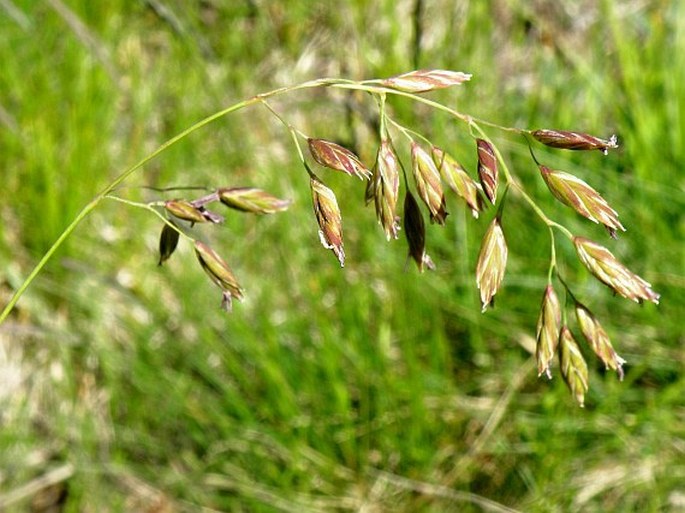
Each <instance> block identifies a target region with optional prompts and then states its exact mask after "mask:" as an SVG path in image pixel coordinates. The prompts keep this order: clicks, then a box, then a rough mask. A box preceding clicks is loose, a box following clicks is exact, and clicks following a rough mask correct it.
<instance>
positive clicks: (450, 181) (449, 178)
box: [432, 146, 485, 218]
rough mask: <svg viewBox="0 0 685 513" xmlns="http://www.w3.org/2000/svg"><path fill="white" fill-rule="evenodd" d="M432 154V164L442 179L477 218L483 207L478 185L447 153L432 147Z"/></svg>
mask: <svg viewBox="0 0 685 513" xmlns="http://www.w3.org/2000/svg"><path fill="white" fill-rule="evenodd" d="M432 153H433V162H435V165H436V166H437V167H438V169H439V170H440V176H442V179H443V180H444V181H445V183H446V184H447V185H448V187H449V188H450V189H452V191H454V193H455V194H456V195H457V196H459V197H460V198H462V199H463V200H464V201H465V202H466V204H467V205H468V206H469V208H470V209H471V213H472V214H473V217H475V218H478V214H479V213H480V211H481V210H483V208H484V207H485V205H484V204H483V197H482V196H481V194H480V190H481V187H480V185H478V183H476V181H475V180H473V179H472V178H471V177H470V176H469V175H468V174H467V173H466V171H465V170H464V168H463V167H462V166H461V164H459V162H457V161H456V160H454V159H453V158H452V157H451V156H450V155H449V154H448V153H446V152H444V151H443V150H441V149H440V148H437V147H435V146H433V152H432Z"/></svg>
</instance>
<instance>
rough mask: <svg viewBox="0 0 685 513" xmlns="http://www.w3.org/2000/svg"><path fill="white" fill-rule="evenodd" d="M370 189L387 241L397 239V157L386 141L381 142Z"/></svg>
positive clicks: (398, 181)
mask: <svg viewBox="0 0 685 513" xmlns="http://www.w3.org/2000/svg"><path fill="white" fill-rule="evenodd" d="M369 186H370V187H372V193H373V196H372V199H373V200H374V205H375V207H376V217H377V218H378V222H379V223H380V225H381V226H382V227H383V230H384V231H385V236H386V238H387V239H388V240H390V239H391V238H393V239H397V235H398V232H399V230H400V225H399V217H397V215H396V214H395V211H396V209H397V196H398V193H399V186H400V172H399V162H398V160H397V155H395V152H394V151H393V149H392V144H391V143H390V141H389V140H388V139H383V140H381V145H380V148H378V155H377V156H376V167H375V168H374V174H373V177H372V178H371V180H370V181H369Z"/></svg>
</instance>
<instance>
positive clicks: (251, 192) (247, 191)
mask: <svg viewBox="0 0 685 513" xmlns="http://www.w3.org/2000/svg"><path fill="white" fill-rule="evenodd" d="M217 192H218V194H219V199H220V200H221V203H223V204H224V205H226V206H227V207H230V208H233V209H235V210H240V211H241V212H249V213H251V214H274V213H276V212H282V211H284V210H287V209H288V207H289V206H290V203H291V202H290V200H284V199H279V198H277V197H275V196H272V195H271V194H269V193H268V192H264V191H263V190H261V189H256V188H254V187H225V188H222V189H219V190H218V191H217Z"/></svg>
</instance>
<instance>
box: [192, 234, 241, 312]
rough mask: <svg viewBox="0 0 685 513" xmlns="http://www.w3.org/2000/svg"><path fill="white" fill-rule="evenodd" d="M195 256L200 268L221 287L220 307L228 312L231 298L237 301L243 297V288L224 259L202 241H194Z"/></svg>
mask: <svg viewBox="0 0 685 513" xmlns="http://www.w3.org/2000/svg"><path fill="white" fill-rule="evenodd" d="M195 256H197V259H198V261H199V262H200V265H201V266H202V269H203V270H204V271H205V272H206V273H207V275H208V276H209V277H210V278H211V279H212V281H213V282H214V283H215V284H216V285H217V286H218V287H220V288H221V290H222V292H223V294H222V300H221V307H222V308H223V309H224V310H226V311H227V312H230V311H231V306H232V304H231V303H232V299H237V300H239V301H240V300H242V299H243V289H242V288H241V287H240V284H239V283H238V280H236V277H235V275H234V274H233V271H232V270H231V268H230V267H229V266H228V264H227V263H226V261H225V260H224V259H223V258H221V257H220V256H219V254H218V253H217V252H216V251H214V250H213V249H212V248H210V247H209V246H208V245H207V244H205V243H204V242H200V241H195Z"/></svg>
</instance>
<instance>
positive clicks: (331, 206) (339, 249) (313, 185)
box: [309, 175, 345, 267]
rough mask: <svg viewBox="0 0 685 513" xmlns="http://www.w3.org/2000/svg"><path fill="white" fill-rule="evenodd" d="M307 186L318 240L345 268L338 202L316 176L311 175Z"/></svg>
mask: <svg viewBox="0 0 685 513" xmlns="http://www.w3.org/2000/svg"><path fill="white" fill-rule="evenodd" d="M309 186H310V189H311V191H312V204H313V205H314V215H315V216H316V222H317V223H319V238H320V239H321V244H323V247H324V248H326V249H332V250H333V253H334V254H335V256H336V257H338V261H339V262H340V267H344V266H345V250H344V249H343V234H342V216H341V215H340V208H338V200H337V199H336V197H335V194H334V193H333V191H332V190H331V189H329V188H328V187H326V186H325V185H324V183H323V182H322V181H321V180H319V179H318V178H317V177H316V176H314V175H311V176H310V179H309Z"/></svg>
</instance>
